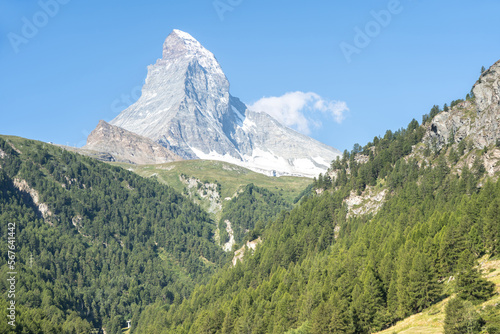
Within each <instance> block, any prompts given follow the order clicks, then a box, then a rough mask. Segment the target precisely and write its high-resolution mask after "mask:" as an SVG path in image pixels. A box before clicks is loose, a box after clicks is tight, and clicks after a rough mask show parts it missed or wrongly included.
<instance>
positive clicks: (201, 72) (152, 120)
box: [86, 30, 340, 177]
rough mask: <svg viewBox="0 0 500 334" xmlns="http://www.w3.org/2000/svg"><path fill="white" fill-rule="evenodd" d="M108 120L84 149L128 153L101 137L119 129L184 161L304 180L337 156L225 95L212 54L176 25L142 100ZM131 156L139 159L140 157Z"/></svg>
mask: <svg viewBox="0 0 500 334" xmlns="http://www.w3.org/2000/svg"><path fill="white" fill-rule="evenodd" d="M110 124H111V125H107V126H106V129H108V130H107V134H106V133H105V131H103V130H99V131H97V133H99V135H96V134H94V135H93V134H91V135H90V136H89V139H88V143H87V145H86V148H98V150H99V151H103V152H109V151H110V150H111V149H113V150H114V151H116V152H118V151H120V152H121V153H120V154H122V155H123V154H125V151H127V150H128V148H127V147H123V146H127V145H126V143H121V140H120V139H119V138H115V139H114V140H112V145H111V148H110V147H108V146H109V145H108V142H109V138H108V137H106V135H111V134H113V135H114V133H117V130H116V128H121V129H125V130H127V131H128V132H127V133H128V134H130V133H133V134H136V135H138V136H141V137H144V138H146V139H148V140H150V141H152V142H154V143H158V144H160V145H161V146H164V147H165V148H166V149H167V150H168V151H171V152H173V153H175V154H176V155H177V156H179V157H181V158H183V159H212V160H222V161H227V162H231V163H234V164H237V165H240V166H243V167H247V168H249V169H252V170H254V171H257V172H262V173H265V174H271V175H300V176H308V177H313V176H316V175H318V174H319V173H320V172H324V171H325V170H326V169H327V168H328V166H329V164H330V162H331V161H332V160H333V159H335V158H336V157H337V156H338V155H340V152H339V151H338V150H336V149H334V148H332V147H330V146H327V145H324V144H322V143H320V142H318V141H316V140H314V139H312V138H309V137H307V136H304V135H302V134H300V133H298V132H296V131H294V130H292V129H290V128H287V127H285V126H283V125H282V124H280V123H279V122H278V121H277V120H275V119H274V118H272V117H271V116H269V115H268V114H266V113H263V112H255V111H250V110H248V109H247V107H246V105H245V104H244V103H242V102H241V101H240V100H239V99H238V98H235V97H233V96H231V94H230V93H229V81H228V80H227V78H226V76H225V74H224V72H223V71H222V69H221V67H220V65H219V63H218V62H217V60H216V58H215V56H214V55H213V54H212V53H211V52H210V51H208V50H207V49H206V48H204V47H203V46H202V45H201V44H200V43H199V42H198V41H197V40H196V39H194V38H193V37H192V36H191V35H189V34H187V33H185V32H182V31H180V30H174V31H173V32H172V33H171V34H170V35H169V36H168V37H167V39H166V40H165V43H164V45H163V55H162V58H161V59H158V60H157V62H156V63H155V64H154V65H150V66H149V67H148V75H147V78H146V82H145V85H144V86H143V88H142V95H141V97H140V98H139V100H138V101H137V102H136V103H134V104H133V105H131V106H130V107H129V108H127V109H126V110H124V111H123V112H122V113H120V114H119V115H118V116H117V117H116V118H115V119H113V120H112V121H111V122H110ZM99 126H101V127H103V126H104V125H102V124H101V123H100V125H99ZM99 126H98V129H99ZM111 126H113V127H114V128H111ZM98 129H96V130H98ZM111 129H114V130H113V131H111ZM105 138H107V139H105ZM146 139H144V140H143V141H142V143H145V142H147V141H146ZM148 143H150V142H148ZM141 145H142V144H141ZM148 145H151V149H149V150H146V151H145V152H143V153H144V154H143V156H145V155H148V154H149V153H150V152H151V151H154V152H157V151H158V149H156V148H155V149H153V146H152V144H148ZM155 154H156V153H155ZM126 155H128V156H131V155H132V154H126ZM159 156H164V153H160V154H159ZM155 157H156V155H154V156H153V157H151V159H152V160H156V159H157V158H155ZM130 160H131V161H134V160H133V159H130ZM135 160H136V161H138V162H136V163H141V162H139V161H140V160H142V158H141V159H135Z"/></svg>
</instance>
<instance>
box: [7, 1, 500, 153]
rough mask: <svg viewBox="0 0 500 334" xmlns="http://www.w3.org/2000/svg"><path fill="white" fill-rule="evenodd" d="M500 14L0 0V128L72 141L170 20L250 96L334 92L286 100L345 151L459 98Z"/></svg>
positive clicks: (426, 4) (124, 93)
mask: <svg viewBox="0 0 500 334" xmlns="http://www.w3.org/2000/svg"><path fill="white" fill-rule="evenodd" d="M55 1H57V4H58V8H55V7H54V2H55ZM216 7H217V8H219V9H218V10H217V9H216ZM381 11H383V12H381ZM499 12H500V2H498V1H497V0H479V1H476V2H471V1H448V0H443V1H433V2H431V1H424V0H420V1H419V0H401V1H397V0H390V1H387V0H368V1H362V2H361V1H347V0H345V1H331V0H329V1H308V2H305V1H295V0H287V1H269V0H268V1H261V0H217V1H213V0H199V1H193V0H188V1H147V0H146V1H128V0H120V1H117V0H106V1H94V0H86V1H77V0H41V1H34V0H33V1H19V0H3V1H2V2H0V59H1V61H0V92H1V93H0V113H1V114H0V116H1V117H0V133H1V134H9V135H17V136H22V137H27V138H33V139H38V140H43V141H51V142H54V143H60V144H69V145H72V146H82V145H83V144H84V143H85V139H86V136H87V135H88V133H89V132H90V131H92V129H93V128H94V127H95V126H96V125H97V123H98V121H99V120H100V119H104V120H107V121H109V120H111V119H113V118H114V117H115V116H116V115H117V114H118V112H119V111H121V109H124V108H125V107H126V106H127V105H128V104H130V103H132V102H133V99H134V98H135V99H137V98H138V89H137V88H138V87H140V86H141V85H142V83H143V82H144V79H145V77H146V73H147V70H146V67H147V65H149V64H152V63H154V62H155V61H156V59H157V58H159V57H161V50H162V43H163V41H164V39H165V38H166V37H167V35H168V34H169V33H170V32H171V31H172V29H180V30H184V31H186V32H189V33H190V34H191V35H193V36H194V37H195V38H196V39H198V40H199V41H200V42H201V43H202V44H203V45H204V46H205V47H207V48H208V49H209V50H211V51H212V52H213V53H214V54H215V56H216V57H217V59H218V60H219V62H220V64H221V66H222V68H223V70H224V72H225V73H226V75H227V77H228V79H229V81H230V82H231V93H232V95H234V96H237V97H239V98H240V99H241V100H242V101H244V102H245V103H247V104H249V105H251V104H254V103H256V102H257V101H259V100H261V99H262V98H263V97H267V98H271V97H277V98H282V99H283V96H285V97H286V96H290V95H289V94H290V93H294V92H301V94H305V95H301V96H309V97H310V96H317V97H318V99H319V100H321V101H323V102H324V103H335V101H341V102H345V104H346V106H347V107H348V108H349V111H348V112H343V113H342V116H343V117H340V118H339V117H335V115H334V114H332V113H329V112H324V111H320V110H317V109H315V108H314V107H313V108H309V109H308V108H305V109H300V108H299V109H297V110H295V112H297V113H299V114H300V115H302V116H303V117H304V118H305V119H306V120H307V121H308V125H309V126H308V128H307V129H306V130H307V131H309V135H311V136H312V137H314V138H316V139H318V140H321V141H323V142H325V143H327V144H329V145H331V146H334V147H336V148H338V149H340V150H344V149H351V148H352V146H353V144H354V143H356V142H358V143H360V144H362V145H364V144H366V143H367V142H368V141H371V140H372V139H373V137H374V136H376V135H383V134H384V133H385V131H386V130H387V129H391V130H397V129H398V128H401V127H406V125H407V124H408V123H409V122H410V121H411V119H412V118H416V119H417V120H419V121H420V120H421V116H422V114H424V113H426V112H428V111H429V110H430V108H431V107H432V105H434V104H439V105H443V104H444V103H449V102H450V101H451V100H454V99H457V98H463V97H464V96H465V95H466V94H467V93H468V92H469V91H470V88H471V86H472V84H473V83H474V82H475V81H476V79H477V78H478V76H479V72H480V68H481V66H483V65H484V66H486V67H488V66H490V65H492V64H493V63H494V62H495V61H497V60H499V59H500V20H498V13H499ZM387 13H389V14H390V16H387ZM384 14H385V15H384ZM376 16H379V18H378V19H379V21H377V20H376V18H375V17H376ZM30 25H33V26H34V28H35V29H34V30H33V29H31V30H30V29H29V28H30V27H29V26H30ZM31 28H33V27H31ZM359 31H361V33H362V34H366V36H365V39H364V40H363V38H362V37H360V36H358V35H360V33H359ZM367 38H368V40H367ZM346 45H349V47H347V50H349V52H347V53H348V54H349V55H348V57H346V56H345V53H346V51H345V50H346ZM341 46H343V48H344V51H342V48H341ZM354 49H355V50H356V51H355V52H354V51H353V50H354ZM287 93H288V95H286V94H287ZM307 94H309V95H307ZM311 94H312V95H311ZM315 101H316V102H317V101H318V100H315ZM261 102H262V100H261ZM337 116H338V115H337ZM292 123H293V122H292ZM292 126H295V127H296V128H298V127H299V125H298V124H295V125H294V124H292ZM301 130H302V131H306V130H304V128H301Z"/></svg>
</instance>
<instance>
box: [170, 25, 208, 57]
mask: <svg viewBox="0 0 500 334" xmlns="http://www.w3.org/2000/svg"><path fill="white" fill-rule="evenodd" d="M183 57H197V58H201V59H206V60H208V61H209V62H211V63H214V62H215V63H217V60H216V59H215V56H214V55H213V53H212V52H210V51H208V50H207V49H206V48H205V47H204V46H203V45H201V43H200V42H198V41H197V40H196V38H194V37H193V36H191V35H190V34H188V33H187V32H184V31H181V30H178V29H174V30H173V31H172V32H171V33H170V35H168V36H167V38H166V39H165V43H163V54H162V59H163V60H175V59H179V58H183Z"/></svg>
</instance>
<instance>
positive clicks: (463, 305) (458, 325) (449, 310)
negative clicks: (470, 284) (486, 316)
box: [444, 298, 481, 334]
mask: <svg viewBox="0 0 500 334" xmlns="http://www.w3.org/2000/svg"><path fill="white" fill-rule="evenodd" d="M480 328H481V319H480V317H479V315H478V314H477V312H476V311H475V310H474V307H473V306H472V304H471V303H469V302H466V301H462V300H461V299H460V298H452V299H451V300H450V301H449V302H448V304H447V305H446V308H445V319H444V333H445V334H465V333H479V331H480Z"/></svg>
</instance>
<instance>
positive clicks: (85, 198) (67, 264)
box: [0, 136, 227, 333]
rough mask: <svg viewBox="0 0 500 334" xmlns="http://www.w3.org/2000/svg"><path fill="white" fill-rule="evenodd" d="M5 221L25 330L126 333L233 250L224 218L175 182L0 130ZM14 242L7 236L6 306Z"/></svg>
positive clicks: (1, 255)
mask: <svg viewBox="0 0 500 334" xmlns="http://www.w3.org/2000/svg"><path fill="white" fill-rule="evenodd" d="M0 221H1V222H2V224H1V225H0V231H1V235H2V236H5V237H6V236H7V235H14V236H15V240H16V241H15V242H13V244H14V246H15V247H14V250H15V253H16V264H15V270H16V272H17V273H18V274H17V278H18V281H17V286H16V291H17V293H16V298H15V302H16V305H18V307H17V318H16V327H15V328H14V329H15V331H16V332H18V333H88V332H89V330H90V329H91V328H102V327H105V328H106V330H107V332H108V333H120V332H121V328H122V327H123V326H124V325H125V320H129V319H133V321H134V322H136V321H137V319H138V316H139V314H140V313H141V310H142V309H143V308H144V307H145V306H146V305H148V304H151V303H154V302H161V303H163V304H165V305H169V304H175V303H180V302H181V301H182V300H183V298H186V297H187V296H189V295H190V293H191V291H192V290H193V288H194V286H195V285H196V284H199V283H203V282H207V280H208V278H209V277H210V276H211V275H212V274H213V273H214V272H215V270H216V269H217V268H219V267H221V266H222V265H223V264H224V263H225V262H226V260H227V257H226V254H225V253H224V252H223V251H222V250H221V249H220V247H218V246H217V245H215V244H214V242H213V237H214V236H213V231H214V229H215V227H216V223H215V222H214V221H213V220H212V219H211V217H210V216H209V215H208V214H207V213H206V212H204V211H203V210H202V209H201V208H200V207H198V206H196V205H194V204H193V203H192V202H191V201H190V200H188V199H186V198H185V197H184V196H182V195H181V194H179V193H178V192H177V191H175V190H174V189H173V188H171V187H168V186H165V185H162V184H159V183H158V182H156V181H155V180H148V179H144V178H142V177H140V176H138V175H136V174H134V173H131V172H129V171H126V170H124V169H122V168H119V167H114V166H110V165H108V164H104V163H101V162H98V161H96V160H93V159H91V158H87V157H84V156H81V155H78V154H74V153H70V152H67V151H65V150H62V149H60V148H58V147H55V146H53V145H48V144H44V143H41V142H36V141H32V140H26V139H22V138H16V137H7V136H0ZM8 223H15V226H16V229H15V230H14V231H10V230H9V229H8V228H9V225H8ZM8 232H10V234H9V233H8ZM10 245H11V244H10V243H9V244H8V243H7V241H5V242H3V243H2V244H1V245H0V276H1V280H0V291H1V295H0V305H1V306H2V309H6V303H7V301H8V300H9V299H8V294H7V291H8V290H9V286H8V284H9V282H8V281H7V275H8V274H7V272H9V271H12V268H10V269H9V266H8V264H7V259H8V251H9V250H12V249H11V248H8V246H9V247H10ZM0 326H1V327H0V332H2V333H6V332H8V329H12V328H11V327H10V326H9V327H8V326H7V324H6V322H5V321H2V322H1V324H0Z"/></svg>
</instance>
